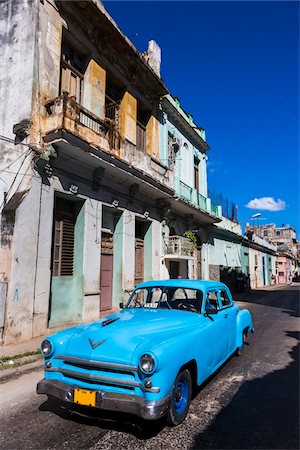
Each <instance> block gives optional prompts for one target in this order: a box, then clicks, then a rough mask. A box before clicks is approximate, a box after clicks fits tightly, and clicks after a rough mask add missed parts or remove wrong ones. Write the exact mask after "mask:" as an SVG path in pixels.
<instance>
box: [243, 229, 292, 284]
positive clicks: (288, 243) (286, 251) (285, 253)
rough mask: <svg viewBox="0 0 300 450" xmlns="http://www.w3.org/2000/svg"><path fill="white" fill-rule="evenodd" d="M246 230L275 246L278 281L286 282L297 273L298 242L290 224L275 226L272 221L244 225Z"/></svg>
mask: <svg viewBox="0 0 300 450" xmlns="http://www.w3.org/2000/svg"><path fill="white" fill-rule="evenodd" d="M246 230H247V231H249V232H253V233H254V234H255V235H256V236H260V237H261V238H263V239H265V240H267V241H268V242H270V243H272V244H273V245H276V247H277V254H278V258H277V270H276V277H277V282H278V283H287V282H289V281H290V280H291V278H292V277H298V275H299V251H298V249H299V242H297V239H296V231H295V229H294V228H293V227H291V226H290V225H284V224H283V225H282V226H281V227H276V225H275V224H274V223H270V224H266V225H257V226H248V225H247V226H246Z"/></svg>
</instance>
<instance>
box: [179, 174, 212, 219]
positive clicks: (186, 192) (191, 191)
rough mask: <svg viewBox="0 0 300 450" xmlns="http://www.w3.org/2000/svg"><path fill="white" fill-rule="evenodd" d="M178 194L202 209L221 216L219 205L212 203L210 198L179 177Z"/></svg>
mask: <svg viewBox="0 0 300 450" xmlns="http://www.w3.org/2000/svg"><path fill="white" fill-rule="evenodd" d="M176 194H177V195H178V196H179V197H180V198H182V199H184V200H186V201H188V202H189V203H191V204H192V205H193V206H195V207H196V208H199V209H200V210H201V211H204V212H206V213H209V214H212V215H214V216H216V217H219V210H218V206H217V205H216V204H215V203H212V202H211V201H210V199H209V198H206V197H204V196H203V195H201V194H200V193H199V192H198V191H197V190H196V189H195V188H193V187H191V186H189V185H187V184H186V183H184V182H183V181H181V180H179V179H177V181H176Z"/></svg>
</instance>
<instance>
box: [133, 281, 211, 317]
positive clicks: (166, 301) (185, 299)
mask: <svg viewBox="0 0 300 450" xmlns="http://www.w3.org/2000/svg"><path fill="white" fill-rule="evenodd" d="M202 300H203V293H202V291H201V290H199V289H190V288H183V287H170V286H155V287H144V288H138V289H135V290H134V291H133V293H132V294H131V296H130V298H129V300H128V303H127V305H126V308H153V309H181V310H183V311H192V312H198V313H199V312H200V311H201V306H202Z"/></svg>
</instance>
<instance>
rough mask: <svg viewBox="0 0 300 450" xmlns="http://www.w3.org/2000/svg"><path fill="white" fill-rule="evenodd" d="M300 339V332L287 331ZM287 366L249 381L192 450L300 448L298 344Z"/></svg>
mask: <svg viewBox="0 0 300 450" xmlns="http://www.w3.org/2000/svg"><path fill="white" fill-rule="evenodd" d="M286 335H287V336H288V337H292V338H295V339H297V340H298V341H299V333H297V332H286ZM289 355H290V356H291V358H292V359H293V361H292V362H291V363H290V364H289V365H288V366H287V367H285V368H284V369H281V370H277V371H275V372H271V373H269V374H268V375H266V376H265V377H263V378H259V379H255V380H251V381H246V382H245V383H244V384H243V385H242V386H241V387H240V389H239V391H238V392H237V393H236V394H235V396H234V397H233V399H232V400H231V402H230V403H229V404H228V405H227V406H226V407H225V408H223V409H222V411H221V412H220V413H219V415H218V416H217V417H216V419H215V420H214V422H213V423H212V424H211V425H210V426H209V427H208V428H207V429H206V430H205V431H204V432H203V433H200V434H199V435H198V436H197V437H196V438H195V441H194V445H193V447H192V448H193V449H209V448H213V449H298V448H299V343H298V344H297V345H296V346H295V347H293V349H292V351H290V352H289Z"/></svg>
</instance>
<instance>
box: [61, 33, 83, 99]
mask: <svg viewBox="0 0 300 450" xmlns="http://www.w3.org/2000/svg"><path fill="white" fill-rule="evenodd" d="M85 68H86V55H85V54H84V52H83V51H80V49H79V48H77V47H76V45H75V44H74V43H72V42H71V41H69V40H67V39H66V38H64V40H63V46H62V59H61V80H60V93H61V94H63V93H64V92H68V94H69V96H70V97H72V98H73V99H74V100H75V101H76V102H78V103H80V102H81V100H82V96H83V79H84V72H85Z"/></svg>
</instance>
